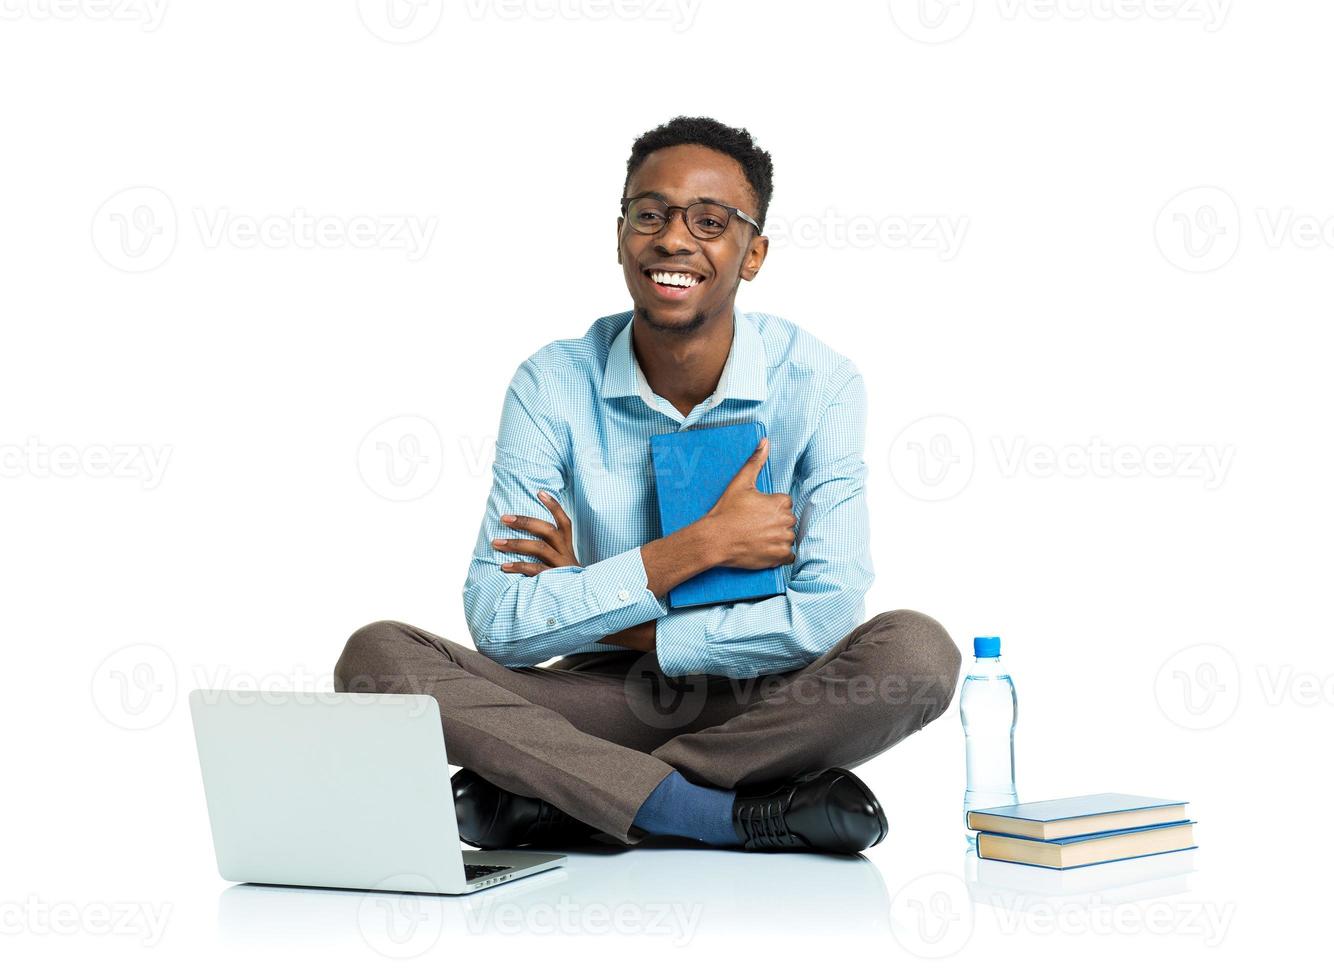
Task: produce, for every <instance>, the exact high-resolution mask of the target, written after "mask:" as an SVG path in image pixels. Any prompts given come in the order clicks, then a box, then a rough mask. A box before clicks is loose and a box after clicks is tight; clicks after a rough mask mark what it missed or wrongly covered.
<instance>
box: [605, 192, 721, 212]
mask: <svg viewBox="0 0 1334 980" xmlns="http://www.w3.org/2000/svg"><path fill="white" fill-rule="evenodd" d="M626 196H627V197H656V198H657V199H658V200H659V201H662V202H663V203H664V204H670V203H671V201H669V200H667V195H666V194H664V193H662V191H640V192H639V193H638V194H628V195H626ZM689 203H690V204H716V205H718V206H719V207H720V208H726V207H731V205H730V204H727V203H726V202H724V201H719V200H717V199H716V198H712V197H697V198H694V199H693V200H691V201H690V202H689Z"/></svg>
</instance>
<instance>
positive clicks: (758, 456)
mask: <svg viewBox="0 0 1334 980" xmlns="http://www.w3.org/2000/svg"><path fill="white" fill-rule="evenodd" d="M768 458H769V437H768V436H765V437H764V438H763V439H761V440H760V444H759V445H758V446H756V447H755V451H754V452H753V453H751V454H750V459H748V460H746V462H745V463H744V464H742V466H741V469H740V470H738V471H737V474H736V476H734V477H732V482H731V483H730V484H728V489H731V487H733V486H738V485H740V486H747V487H753V486H755V481H756V480H757V479H759V476H760V470H761V468H763V466H764V461H765V460H766V459H768Z"/></svg>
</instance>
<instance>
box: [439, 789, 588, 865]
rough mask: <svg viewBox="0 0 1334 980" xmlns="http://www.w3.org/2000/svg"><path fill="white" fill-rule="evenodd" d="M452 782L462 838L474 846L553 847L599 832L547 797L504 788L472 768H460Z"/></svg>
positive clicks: (577, 840) (574, 841)
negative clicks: (509, 790) (525, 845)
mask: <svg viewBox="0 0 1334 980" xmlns="http://www.w3.org/2000/svg"><path fill="white" fill-rule="evenodd" d="M449 782H450V785H451V786H452V787H453V789H454V814H455V816H456V817H457V818H458V825H459V839H460V840H462V841H463V842H464V843H465V844H471V845H472V846H473V847H482V848H487V849H494V848H499V847H519V846H520V845H522V844H534V845H536V846H538V847H553V846H559V845H561V844H575V843H578V842H580V841H585V840H587V839H588V838H589V837H591V836H592V835H593V834H596V833H599V831H598V829H597V828H596V827H590V826H588V824H586V823H581V822H579V821H578V820H576V819H574V817H572V816H570V815H569V814H567V813H565V812H564V811H561V810H557V809H556V808H555V807H554V806H552V805H551V804H550V803H547V802H546V801H545V800H539V799H536V798H534V797H531V796H519V795H518V794H517V793H511V792H508V791H507V790H503V789H501V788H500V787H499V786H496V785H495V784H493V783H490V782H487V781H486V780H485V779H483V778H482V777H481V776H479V775H477V773H475V772H473V771H472V770H470V769H460V770H459V771H458V772H456V773H454V776H453V778H452V779H450V781H449Z"/></svg>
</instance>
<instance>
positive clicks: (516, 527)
mask: <svg viewBox="0 0 1334 980" xmlns="http://www.w3.org/2000/svg"><path fill="white" fill-rule="evenodd" d="M506 516H508V515H506ZM501 521H503V522H504V524H505V527H507V528H509V529H510V530H512V531H527V532H528V533H529V534H535V535H537V536H538V537H539V538H541V539H542V540H543V541H545V542H547V543H548V544H550V545H552V546H553V547H555V546H559V539H558V538H557V537H556V535H557V534H558V533H559V532H558V529H557V527H556V525H554V524H548V523H547V522H546V521H540V520H538V519H537V518H536V517H516V518H514V520H512V521H506V520H505V519H504V518H503V517H502V518H501Z"/></svg>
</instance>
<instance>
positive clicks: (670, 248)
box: [653, 208, 695, 255]
mask: <svg viewBox="0 0 1334 980" xmlns="http://www.w3.org/2000/svg"><path fill="white" fill-rule="evenodd" d="M678 218H679V219H680V221H678V220H677V219H678ZM653 247H654V248H655V249H657V251H658V252H659V253H660V254H662V255H680V254H682V253H683V252H693V251H694V250H695V236H694V235H692V234H691V233H690V229H689V228H687V227H686V213H685V211H683V210H681V209H679V208H672V209H671V210H670V211H668V212H667V223H666V224H665V225H663V226H662V228H661V229H660V230H659V231H658V233H657V234H656V235H654V236H653Z"/></svg>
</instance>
